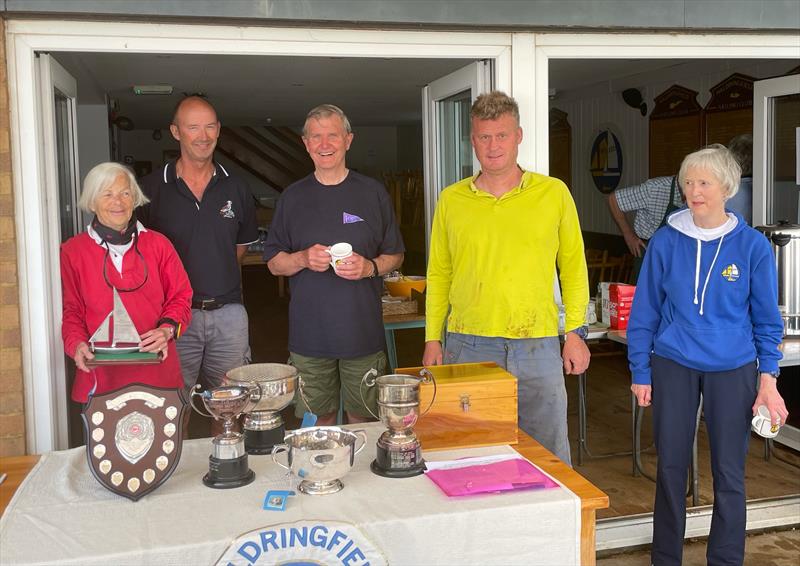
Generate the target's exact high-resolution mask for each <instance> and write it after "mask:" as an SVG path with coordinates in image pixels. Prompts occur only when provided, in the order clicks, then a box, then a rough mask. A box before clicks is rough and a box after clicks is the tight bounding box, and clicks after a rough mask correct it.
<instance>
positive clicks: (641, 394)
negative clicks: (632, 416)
mask: <svg viewBox="0 0 800 566" xmlns="http://www.w3.org/2000/svg"><path fill="white" fill-rule="evenodd" d="M631 391H632V392H633V394H634V395H636V401H637V402H638V403H639V406H640V407H649V406H650V402H651V401H652V399H653V386H652V385H641V384H639V383H634V384H633V385H631Z"/></svg>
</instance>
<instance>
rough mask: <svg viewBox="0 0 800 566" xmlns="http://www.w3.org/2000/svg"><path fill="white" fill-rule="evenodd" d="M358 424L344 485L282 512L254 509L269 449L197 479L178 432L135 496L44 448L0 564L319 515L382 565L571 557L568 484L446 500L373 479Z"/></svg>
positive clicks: (119, 553)
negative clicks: (235, 481) (154, 481)
mask: <svg viewBox="0 0 800 566" xmlns="http://www.w3.org/2000/svg"><path fill="white" fill-rule="evenodd" d="M366 428H367V429H368V432H369V436H370V440H369V443H368V444H367V446H366V447H365V448H364V450H363V451H362V452H361V454H359V455H358V456H357V457H356V464H355V466H354V468H353V469H352V470H351V471H350V473H349V474H348V475H346V476H345V477H344V478H343V482H344V484H345V488H344V489H343V490H342V491H340V492H338V493H336V494H333V495H326V496H308V495H302V494H299V493H298V495H297V496H295V497H290V498H289V499H288V506H287V508H286V510H285V511H283V512H276V511H264V510H263V509H262V503H263V499H264V495H265V493H266V492H267V491H268V490H269V489H284V488H285V487H286V485H287V483H286V478H285V474H284V472H283V470H282V469H280V468H278V467H277V466H276V465H275V464H274V463H273V462H272V459H271V458H270V457H269V456H251V457H250V467H251V468H252V469H253V470H254V471H255V472H256V480H255V481H254V482H253V483H252V484H250V485H248V486H246V487H242V488H238V489H231V490H215V489H210V488H207V487H205V486H204V485H203V484H202V482H201V478H202V476H203V474H204V473H205V472H206V471H207V469H208V454H209V452H210V448H211V446H210V441H209V440H208V439H202V440H193V441H189V442H186V443H185V444H184V447H183V455H182V457H181V461H180V463H179V465H178V468H177V470H176V471H175V473H174V474H173V476H172V477H171V478H170V479H169V480H168V481H167V482H166V483H165V484H164V485H162V486H161V487H160V488H158V489H157V490H156V491H155V492H153V493H151V494H149V495H147V496H145V497H144V498H142V499H141V500H139V501H138V502H132V501H129V500H127V499H125V498H122V497H119V496H116V495H114V494H112V493H111V492H109V491H107V490H106V489H105V488H103V487H102V486H101V485H100V484H99V483H98V482H97V481H96V480H95V479H94V477H92V475H91V474H90V472H89V470H88V467H87V463H86V456H85V450H84V448H76V449H73V450H67V451H63V452H52V453H48V454H45V455H43V456H42V459H41V460H40V461H39V463H38V464H37V465H36V467H35V468H34V469H33V470H32V471H31V473H30V474H29V475H28V477H27V479H26V480H25V482H24V483H23V484H22V485H21V486H20V488H19V490H18V491H17V493H16V495H15V496H14V498H13V500H12V501H11V503H10V504H9V506H8V508H7V510H6V512H5V514H4V515H3V517H2V519H0V563H2V564H75V565H78V564H80V565H81V566H88V565H94V564H96V565H103V566H105V565H108V564H118V565H127V564H157V565H159V566H167V565H173V564H174V565H184V564H193V565H194V564H213V563H215V561H216V560H217V559H219V558H220V556H221V555H222V553H223V552H224V551H225V549H226V548H227V547H228V545H229V544H230V543H231V541H232V540H233V539H235V538H236V537H237V536H238V535H240V534H242V533H245V532H247V531H251V530H255V529H260V528H264V527H266V526H271V525H278V524H282V523H291V522H295V521H300V520H319V521H340V522H345V523H350V524H353V525H356V526H357V528H358V529H360V531H361V532H362V533H363V534H364V536H365V537H366V538H367V539H369V540H370V541H372V542H373V543H374V545H375V546H376V547H377V548H378V549H380V551H381V552H382V553H383V554H384V555H385V556H386V558H387V559H388V562H389V563H390V564H392V565H399V564H415V565H417V564H465V563H466V564H526V565H532V564H543V565H545V564H546V565H553V564H559V565H568V564H579V562H580V500H579V498H578V497H577V496H575V495H574V494H573V493H572V492H570V491H568V490H567V489H565V488H554V489H549V490H541V491H517V492H514V493H507V494H491V495H481V496H473V497H467V498H455V499H453V498H448V497H447V496H445V495H444V494H443V493H442V492H440V491H439V489H438V488H437V487H436V486H435V485H434V484H433V482H431V481H430V480H429V479H428V478H426V477H424V476H418V477H414V478H406V479H387V478H382V477H379V476H376V475H374V474H373V473H371V472H370V471H369V463H370V462H371V461H372V460H373V459H374V455H375V440H376V439H377V437H378V435H379V434H380V433H381V432H382V430H383V428H382V427H381V426H380V425H378V424H371V425H367V427H366ZM511 451H512V449H511V448H510V447H508V446H496V447H488V448H479V449H469V450H466V449H465V450H450V451H439V452H425V453H424V456H425V458H426V459H429V460H447V459H453V458H458V457H464V456H478V455H489V454H502V453H507V452H511ZM284 458H285V456H284ZM284 461H285V460H284Z"/></svg>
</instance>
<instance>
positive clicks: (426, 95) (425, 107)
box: [422, 61, 492, 257]
mask: <svg viewBox="0 0 800 566" xmlns="http://www.w3.org/2000/svg"><path fill="white" fill-rule="evenodd" d="M491 86H492V77H491V65H488V64H486V62H485V61H476V62H475V63H470V64H469V65H466V66H465V67H462V68H460V69H458V70H456V71H453V72H452V73H450V74H449V75H446V76H444V77H440V78H438V79H436V80H435V81H432V82H431V83H429V84H428V85H426V86H425V87H424V88H423V89H422V133H423V143H422V146H423V151H424V155H425V162H424V178H425V186H424V191H423V192H424V195H425V219H426V222H425V243H426V249H427V246H428V245H429V244H430V241H431V225H432V223H433V213H434V211H435V210H436V203H437V202H438V200H439V193H440V192H441V191H442V189H444V187H443V186H441V172H442V167H441V164H440V160H439V155H440V153H439V150H440V148H441V144H442V139H441V136H440V133H439V125H440V124H439V121H440V119H441V113H440V111H439V102H441V101H442V100H444V99H446V98H448V97H450V96H453V95H454V94H458V93H459V92H463V91H464V90H467V89H468V90H469V91H470V93H471V97H472V101H473V102H474V101H475V99H476V98H477V97H478V95H480V94H483V93H484V92H486V91H488V90H490V89H491ZM471 153H472V168H473V171H478V169H480V164H479V163H478V159H477V158H476V157H475V152H474V151H471ZM425 256H426V257H427V253H426V254H425Z"/></svg>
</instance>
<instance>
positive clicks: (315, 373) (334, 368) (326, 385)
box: [289, 352, 387, 418]
mask: <svg viewBox="0 0 800 566" xmlns="http://www.w3.org/2000/svg"><path fill="white" fill-rule="evenodd" d="M289 363H290V364H292V365H293V366H294V367H296V368H297V371H298V372H299V374H300V377H302V378H303V393H304V394H305V397H306V399H307V400H308V404H309V405H311V411H312V412H313V413H314V414H315V415H318V416H322V415H329V414H331V413H337V412H338V411H339V406H340V404H341V406H343V408H344V410H345V411H346V412H348V413H350V414H353V415H359V416H362V417H368V418H369V417H372V415H370V413H369V411H368V410H367V407H369V408H370V409H371V410H372V412H373V413H375V414H376V415H377V414H378V410H377V405H376V403H375V398H376V389H377V388H376V387H366V386H365V387H364V388H363V389H362V391H363V393H364V400H365V401H366V402H367V407H365V406H364V403H363V402H362V401H361V394H360V393H359V388H360V386H361V378H363V377H364V374H365V373H367V372H368V371H369V370H370V369H373V368H374V369H376V370H378V375H384V374H385V373H386V366H387V362H386V354H384V353H383V352H378V353H376V354H370V355H368V356H364V357H361V358H353V359H350V360H339V359H332V358H310V357H308V356H301V355H300V354H296V353H294V352H291V353H290V357H289ZM306 410H307V409H306V404H305V403H304V402H303V400H302V399H301V398H300V394H299V390H298V393H297V394H296V395H295V414H296V415H297V416H298V417H299V418H302V417H303V414H304V413H305V412H306Z"/></svg>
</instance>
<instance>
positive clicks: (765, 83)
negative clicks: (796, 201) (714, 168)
mask: <svg viewBox="0 0 800 566" xmlns="http://www.w3.org/2000/svg"><path fill="white" fill-rule="evenodd" d="M798 92H800V75H789V76H787V77H777V78H774V79H765V80H760V81H756V82H755V85H754V88H753V226H763V225H765V224H767V223H768V222H769V223H773V222H775V221H776V219H775V218H767V207H768V205H769V208H772V203H771V202H769V203H768V202H767V183H768V181H769V184H770V186H771V184H772V176H773V171H772V166H773V163H772V155H771V152H770V151H769V150H770V146H771V144H772V140H771V137H772V133H773V131H772V128H773V125H772V120H771V116H770V104H769V99H770V98H774V97H777V96H784V95H787V94H796V93H798ZM797 165H798V167H800V163H798V164H797Z"/></svg>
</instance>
